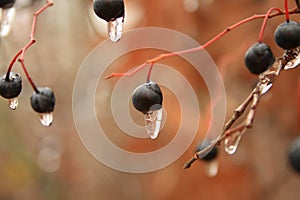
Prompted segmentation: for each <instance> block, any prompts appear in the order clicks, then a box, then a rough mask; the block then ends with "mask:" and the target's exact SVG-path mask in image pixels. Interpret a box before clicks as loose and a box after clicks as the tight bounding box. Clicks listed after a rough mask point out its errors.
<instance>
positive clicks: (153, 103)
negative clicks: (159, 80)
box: [132, 81, 163, 113]
mask: <svg viewBox="0 0 300 200" xmlns="http://www.w3.org/2000/svg"><path fill="white" fill-rule="evenodd" d="M162 101H163V96H162V93H161V90H160V88H159V86H158V85H157V84H156V83H154V82H152V81H149V82H146V83H144V84H143V85H140V86H139V87H137V88H136V89H135V90H134V92H133V96H132V103H133V106H134V107H135V108H136V109H137V110H138V111H140V112H142V113H147V112H149V111H154V110H159V109H161V107H162Z"/></svg>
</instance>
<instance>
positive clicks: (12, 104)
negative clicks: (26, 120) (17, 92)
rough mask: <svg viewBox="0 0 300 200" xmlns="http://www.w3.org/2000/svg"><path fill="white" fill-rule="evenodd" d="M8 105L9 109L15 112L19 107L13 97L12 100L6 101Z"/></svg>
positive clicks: (16, 99)
mask: <svg viewBox="0 0 300 200" xmlns="http://www.w3.org/2000/svg"><path fill="white" fill-rule="evenodd" d="M8 105H9V107H10V109H12V110H16V109H17V107H18V105H19V101H18V98H17V97H15V98H12V99H8Z"/></svg>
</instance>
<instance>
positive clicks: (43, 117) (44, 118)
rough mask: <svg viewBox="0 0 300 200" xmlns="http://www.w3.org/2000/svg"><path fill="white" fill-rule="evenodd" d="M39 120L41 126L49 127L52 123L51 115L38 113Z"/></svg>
mask: <svg viewBox="0 0 300 200" xmlns="http://www.w3.org/2000/svg"><path fill="white" fill-rule="evenodd" d="M39 118H40V122H41V124H42V125H43V126H51V124H52V122H53V113H40V115H39Z"/></svg>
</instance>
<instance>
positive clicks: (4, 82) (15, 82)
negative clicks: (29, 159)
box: [0, 0, 55, 126]
mask: <svg viewBox="0 0 300 200" xmlns="http://www.w3.org/2000/svg"><path fill="white" fill-rule="evenodd" d="M14 3H15V0H1V1H0V8H2V9H7V8H11V7H13V6H14ZM26 75H27V72H26ZM29 81H30V82H31V84H32V86H33V89H34V92H33V94H32V95H31V97H30V104H31V107H32V109H33V110H34V111H36V112H37V113H39V114H40V115H41V116H40V117H41V122H42V124H43V125H45V126H49V125H51V123H52V117H50V118H49V114H51V113H52V112H53V110H54V106H55V96H54V93H53V91H52V90H51V89H50V88H48V87H38V88H37V87H36V86H35V85H34V84H33V82H32V80H31V79H30V78H29ZM21 91H22V78H21V76H20V75H19V74H18V73H15V72H12V71H11V68H9V69H8V71H7V73H6V74H5V75H3V76H2V77H0V96H2V97H3V98H5V99H8V101H9V104H10V108H11V109H16V108H17V105H18V101H17V100H16V99H17V97H18V96H19V95H20V93H21ZM45 117H46V118H45ZM45 120H46V121H45Z"/></svg>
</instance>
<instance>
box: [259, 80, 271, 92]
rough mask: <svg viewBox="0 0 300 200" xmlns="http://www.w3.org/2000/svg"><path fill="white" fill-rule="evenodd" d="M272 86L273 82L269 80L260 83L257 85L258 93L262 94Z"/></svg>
mask: <svg viewBox="0 0 300 200" xmlns="http://www.w3.org/2000/svg"><path fill="white" fill-rule="evenodd" d="M272 86H273V84H272V83H270V82H267V83H263V84H261V85H260V86H259V89H260V94H262V95H263V94H265V93H267V92H268V91H269V90H270V89H271V87H272Z"/></svg>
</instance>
